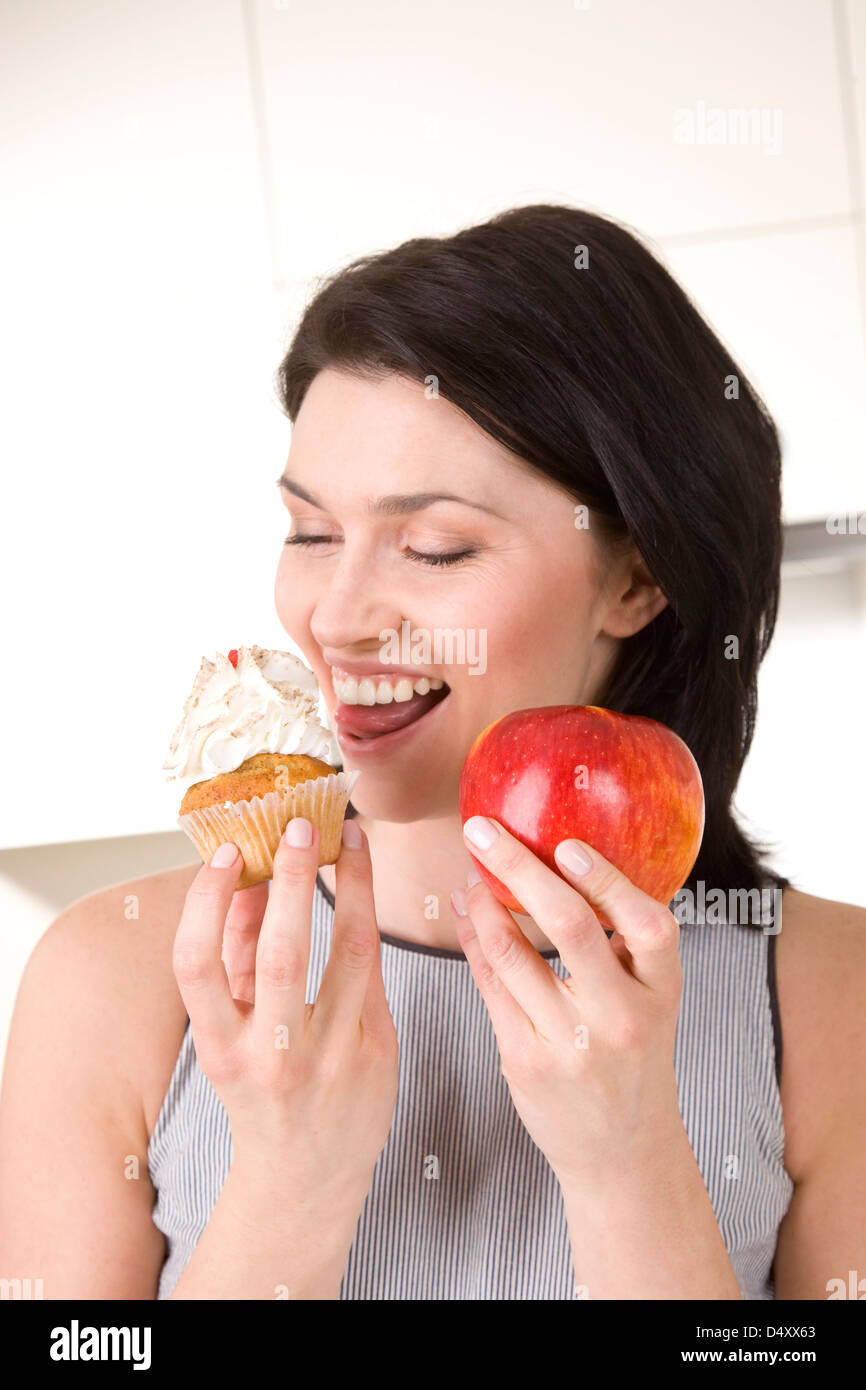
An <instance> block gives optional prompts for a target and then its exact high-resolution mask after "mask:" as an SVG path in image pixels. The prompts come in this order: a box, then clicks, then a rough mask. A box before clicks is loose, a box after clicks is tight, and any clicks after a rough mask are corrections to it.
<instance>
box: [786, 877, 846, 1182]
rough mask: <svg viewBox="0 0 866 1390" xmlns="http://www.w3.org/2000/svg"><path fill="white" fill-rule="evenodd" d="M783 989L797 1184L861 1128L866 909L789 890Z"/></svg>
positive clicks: (790, 1146) (790, 1141)
mask: <svg viewBox="0 0 866 1390" xmlns="http://www.w3.org/2000/svg"><path fill="white" fill-rule="evenodd" d="M776 985H777V992H778V999H779V1016H780V1022H781V1028H782V1076H781V1082H780V1092H781V1099H782V1112H783V1120H784V1126H785V1167H786V1169H787V1171H788V1172H789V1174H790V1175H791V1177H792V1178H793V1179H794V1182H795V1183H797V1182H799V1181H801V1180H802V1179H803V1178H804V1177H805V1176H806V1175H808V1174H809V1173H810V1171H811V1170H812V1168H813V1166H814V1165H815V1164H816V1163H820V1162H821V1159H822V1156H823V1154H824V1153H825V1152H827V1151H829V1150H830V1149H833V1148H835V1149H837V1150H843V1149H845V1148H847V1146H848V1143H849V1141H850V1140H852V1139H853V1136H851V1135H849V1134H848V1132H847V1129H848V1127H850V1125H851V1124H852V1123H857V1122H858V1121H857V1119H856V1110H855V1112H854V1114H853V1115H852V1112H851V1108H850V1106H849V1101H850V1099H851V1097H852V1096H853V1095H854V1093H855V1092H857V1090H858V1088H861V1087H862V1077H863V1074H864V1065H863V1063H864V1057H866V1018H864V1011H863V998H864V991H866V908H863V907H856V906H855V905H853V904H852V903H841V902H834V901H832V900H830V899H828V898H817V897H813V896H812V895H811V894H809V893H803V892H800V890H799V889H795V888H786V889H785V891H784V893H783V897H782V925H781V930H780V932H779V934H778V936H777V937H776ZM864 1120H866V1114H864V1115H861V1116H860V1120H859V1123H861V1124H862V1123H863V1121H864Z"/></svg>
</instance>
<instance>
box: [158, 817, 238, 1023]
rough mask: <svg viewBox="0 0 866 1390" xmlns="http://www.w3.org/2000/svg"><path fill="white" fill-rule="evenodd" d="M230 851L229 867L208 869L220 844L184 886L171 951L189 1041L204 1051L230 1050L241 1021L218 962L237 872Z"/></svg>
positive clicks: (217, 855)
mask: <svg viewBox="0 0 866 1390" xmlns="http://www.w3.org/2000/svg"><path fill="white" fill-rule="evenodd" d="M231 848H232V849H234V850H235V858H234V861H233V862H232V863H230V864H229V865H227V866H220V865H219V864H218V863H217V864H214V860H218V857H219V855H220V851H225V850H226V845H220V847H219V849H217V850H216V851H215V853H214V854H213V856H212V857H211V862H210V863H209V864H204V865H202V867H201V869H199V871H198V873H197V874H196V876H195V878H194V879H193V881H192V883H191V884H190V887H189V889H188V891H187V894H186V898H185V899H184V905H183V911H182V912H181V915H180V922H179V924H178V928H177V932H176V934H175V938H174V945H173V947H172V969H173V971H174V976H175V979H176V980H177V986H178V989H179V990H180V996H181V998H182V999H183V1002H184V1007H185V1008H186V1011H187V1013H188V1014H189V1020H190V1024H191V1026H192V1032H193V1037H194V1038H195V1039H196V1042H197V1043H200V1044H204V1045H205V1046H206V1045H207V1044H208V1043H211V1044H216V1045H219V1046H222V1047H225V1046H228V1045H230V1044H231V1043H232V1042H234V1040H235V1038H236V1036H237V1032H238V1028H239V1026H240V1021H241V1016H240V1013H239V1011H238V1008H237V1005H236V1004H235V1002H234V1000H233V999H232V995H231V989H230V988H229V982H228V976H227V975H226V971H225V966H224V965H223V963H222V960H221V957H220V947H221V943H222V935H223V929H224V926H225V920H226V916H227V913H228V910H229V905H230V903H231V899H232V894H233V893H234V891H235V884H236V883H237V881H238V879H239V878H240V875H241V869H242V867H243V859H242V857H241V854H240V852H239V851H238V849H237V846H236V845H232V846H231Z"/></svg>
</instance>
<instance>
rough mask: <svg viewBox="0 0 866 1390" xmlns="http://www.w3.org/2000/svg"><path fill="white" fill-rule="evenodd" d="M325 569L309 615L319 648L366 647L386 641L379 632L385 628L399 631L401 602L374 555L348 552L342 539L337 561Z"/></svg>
mask: <svg viewBox="0 0 866 1390" xmlns="http://www.w3.org/2000/svg"><path fill="white" fill-rule="evenodd" d="M328 569H329V574H328V577H327V580H326V581H324V587H323V588H322V591H321V593H320V594H319V596H318V598H317V599H316V603H315V605H314V607H313V610H312V613H311V615H310V632H311V633H312V635H313V637H314V639H315V640H316V642H317V643H318V645H319V646H320V647H322V648H324V649H325V650H330V651H335V652H349V651H352V650H353V649H354V648H356V647H365V648H366V649H368V650H369V649H370V648H371V646H372V644H374V643H375V645H376V646H379V645H380V643H381V642H382V641H384V640H385V639H384V638H380V636H379V634H380V633H381V632H383V631H384V630H385V629H386V628H390V629H394V630H395V631H396V632H399V631H400V623H401V621H402V618H403V607H404V605H403V603H402V602H401V600H400V598H399V596H398V594H397V593H396V592H395V591H394V588H393V586H391V587H390V588H389V587H388V585H386V583H385V581H384V578H383V575H382V573H381V567H379V566H377V564H376V562H375V556H374V555H372V554H368V555H367V556H362V555H360V554H359V553H357V552H355V551H352V552H350V550H349V546H348V544H347V543H346V542H345V541H344V543H343V549H342V552H341V554H340V557H339V559H338V561H337V562H336V564H334V565H332V566H329V567H328Z"/></svg>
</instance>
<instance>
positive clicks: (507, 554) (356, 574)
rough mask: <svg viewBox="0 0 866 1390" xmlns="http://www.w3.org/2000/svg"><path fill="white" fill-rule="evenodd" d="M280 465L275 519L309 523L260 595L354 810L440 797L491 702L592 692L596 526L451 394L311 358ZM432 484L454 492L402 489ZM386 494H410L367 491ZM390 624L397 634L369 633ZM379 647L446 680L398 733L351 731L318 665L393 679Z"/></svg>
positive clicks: (596, 646) (596, 659)
mask: <svg viewBox="0 0 866 1390" xmlns="http://www.w3.org/2000/svg"><path fill="white" fill-rule="evenodd" d="M285 476H286V478H287V479H288V480H289V482H290V485H291V487H292V488H297V490H298V492H297V493H295V492H293V491H290V490H289V488H288V487H283V488H281V489H280V491H281V495H282V498H283V501H284V503H285V505H286V507H287V509H288V511H289V512H290V529H291V534H296V535H299V536H304V537H318V538H320V539H319V540H318V541H317V542H315V543H313V544H309V545H307V544H289V545H284V546H283V549H282V553H281V557H280V563H279V568H278V571H277V577H276V586H275V599H276V606H277V613H278V615H279V618H280V621H281V623H282V625H283V627H284V628H285V630H286V632H287V633H288V634H289V636H290V637H291V638H292V640H293V641H294V642H295V643H296V644H297V646H298V647H299V648H300V649H301V651H302V652H303V654H304V656H305V658H306V660H307V662H308V663H309V665H310V666H311V667H312V669H313V671H314V672H315V675H316V677H317V679H318V681H319V684H320V686H321V689H322V692H323V696H324V699H325V703H326V705H327V708H328V712H329V716H330V719H331V722H332V725H333V727H334V728H335V730H336V732H337V738H338V741H339V743H340V747H341V749H342V752H343V762H344V766H345V768H346V769H347V770H351V769H354V768H358V769H360V770H361V772H362V776H361V777H360V778H359V779H358V783H357V786H356V788H355V791H354V792H353V793H352V801H353V804H354V805H355V806H356V807H357V809H358V811H359V813H360V814H361V815H362V816H365V817H369V818H371V819H373V820H379V819H381V820H389V821H415V820H421V819H425V818H428V817H435V816H449V815H453V814H454V813H455V811H456V809H457V788H458V782H459V778H460V770H461V767H462V765H463V760H464V759H465V757H466V754H467V752H468V750H469V747H470V745H471V743H472V741H473V739H474V738H475V737H476V735H477V734H479V733H480V732H481V730H482V729H484V728H485V727H486V726H487V725H488V724H490V723H491V722H492V721H493V720H494V719H497V718H499V716H500V715H503V714H506V713H508V712H509V711H511V710H517V709H526V708H531V707H532V706H537V705H556V704H585V703H591V701H592V697H593V692H594V690H595V689H598V688H600V686H599V682H600V680H601V679H602V678H603V677H604V675H605V674H606V671H607V669H608V668H609V665H610V663H611V661H612V659H613V657H614V656H615V652H616V647H617V646H618V643H617V642H616V640H615V638H613V637H611V636H610V635H609V634H608V633H606V632H603V631H602V630H601V628H602V623H603V622H604V616H605V612H606V609H607V606H608V604H609V593H610V586H609V585H608V584H607V583H606V582H605V581H603V580H602V578H601V576H602V575H605V574H606V573H607V568H606V566H605V562H604V557H603V555H602V554H601V552H600V550H599V547H598V542H597V541H596V538H595V536H594V535H593V533H592V531H591V530H587V529H584V528H583V527H580V526H578V525H576V524H575V504H574V501H573V499H571V498H570V497H569V496H568V495H567V494H566V493H564V492H563V491H562V490H561V489H560V488H558V487H557V486H556V485H555V484H553V483H551V482H549V481H548V480H547V479H545V478H544V477H543V476H542V475H540V474H538V473H537V472H534V471H533V470H532V469H531V468H530V467H529V466H527V465H525V464H523V463H521V462H520V461H519V460H517V459H515V458H514V457H513V456H512V455H510V454H509V453H508V452H507V451H506V450H505V449H504V448H502V447H501V446H500V445H498V444H497V443H496V441H495V440H493V439H491V438H490V436H489V435H487V434H486V433H485V432H484V431H483V430H481V429H480V428H478V427H477V426H476V425H475V424H474V423H473V422H472V421H470V420H469V419H468V418H467V417H466V416H464V415H463V414H462V413H461V412H460V411H459V410H458V409H457V408H456V407H455V406H453V405H451V404H450V403H449V402H448V401H446V400H444V399H443V398H441V397H437V396H428V395H427V394H426V393H425V388H424V387H423V386H422V385H420V384H419V383H417V382H414V381H410V380H408V379H406V378H403V377H398V376H395V375H390V376H387V377H385V378H384V379H381V380H378V381H376V380H372V379H361V378H358V377H355V376H352V375H349V374H347V373H344V372H340V371H337V370H332V369H328V370H326V371H322V372H319V373H318V375H317V376H316V377H315V378H314V380H313V382H312V384H311V386H310V388H309V390H308V392H307V395H306V397H305V399H304V403H303V406H302V407H301V409H300V411H299V413H298V417H297V420H296V422H295V426H294V429H293V432H292V441H291V448H290V451H289V457H288V462H287V466H286V470H285ZM298 493H302V494H303V495H304V497H305V498H308V499H313V500H302V499H301V497H300V496H299V495H298ZM441 493H449V494H452V495H453V497H455V498H459V499H461V500H459V501H458V500H435V501H428V502H427V504H426V505H422V503H423V502H424V500H425V499H423V498H412V497H411V494H434V495H435V494H441ZM395 495H397V496H399V497H400V498H407V496H408V497H409V500H407V501H404V502H402V503H399V504H397V503H394V502H392V503H391V505H390V507H388V508H384V507H383V506H382V505H381V502H380V499H382V498H385V497H392V498H393V497H394V496H395ZM377 502H379V506H377ZM287 529H288V528H287ZM461 552H469V553H467V554H466V555H465V557H464V558H462V559H458V560H456V561H454V562H453V563H448V564H435V563H434V562H433V561H432V560H431V559H429V558H428V559H419V558H417V556H418V555H423V556H427V557H431V556H432V557H435V556H437V555H453V554H459V553H461ZM401 624H402V627H401ZM389 630H390V631H391V632H393V633H394V634H395V635H396V639H397V640H399V638H400V636H401V633H402V634H403V637H404V641H405V643H406V645H405V646H404V647H403V649H402V651H395V650H394V649H393V648H387V647H386V643H387V641H388V637H389ZM437 633H438V634H439V637H438V645H437ZM446 634H450V636H447V635H446ZM425 643H426V644H427V649H426V650H425ZM413 644H414V645H413ZM395 663H396V665H397V667H398V668H403V669H404V670H405V668H407V667H409V668H411V672H410V677H411V675H414V676H415V678H417V677H420V676H427V677H431V678H434V679H439V680H441V681H444V682H445V685H446V686H447V687H448V693H447V694H446V695H445V698H444V699H442V698H440V699H439V702H438V703H437V704H435V705H434V706H433V707H432V708H430V709H429V712H427V713H426V714H424V715H423V716H422V717H419V718H417V719H416V720H414V721H413V722H412V723H411V724H409V725H407V726H406V727H405V729H404V731H403V732H401V733H399V734H396V733H391V734H388V735H385V736H382V737H380V738H372V739H371V738H367V739H365V740H364V741H363V742H362V741H360V740H356V739H353V738H352V736H351V735H350V734H349V733H348V732H347V731H341V716H342V714H344V713H357V711H358V709H359V706H357V705H350V706H349V707H348V710H346V709H345V708H344V710H342V711H341V710H340V709H339V708H338V698H337V694H336V693H335V689H334V670H333V668H336V669H337V671H344V672H345V671H348V672H350V673H351V672H353V670H354V671H355V672H356V674H357V676H358V678H359V679H360V678H361V677H362V676H363V675H364V674H368V675H370V674H371V673H372V672H374V671H377V670H378V671H380V672H381V673H382V674H383V675H385V676H387V675H389V673H390V674H391V684H392V688H393V687H394V686H395V685H396V680H397V676H396V673H395V671H394V666H395ZM359 667H360V668H362V669H361V670H358V668H359ZM337 679H338V682H339V679H340V678H339V676H338V677H337ZM374 687H375V688H378V686H377V684H376V682H375V681H374ZM443 689H444V687H443ZM368 690H369V687H368ZM403 691H404V693H405V691H406V687H405V686H404V687H403ZM434 698H435V697H434ZM416 703H419V702H417V701H416ZM403 704H405V702H399V703H397V704H396V705H393V706H391V708H392V710H393V709H400V707H401V705H403ZM426 704H429V701H427V702H426ZM421 707H425V706H421ZM360 708H361V709H362V710H363V709H364V708H365V707H363V706H362V707H360ZM375 708H376V710H380V709H383V708H387V705H386V704H385V703H384V702H383V703H381V704H379V703H377V705H376V706H375ZM361 717H362V719H363V718H366V717H367V716H365V715H364V714H362V716H361ZM386 717H387V716H386ZM401 717H402V715H401Z"/></svg>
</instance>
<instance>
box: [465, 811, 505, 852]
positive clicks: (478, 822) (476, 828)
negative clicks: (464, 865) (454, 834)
mask: <svg viewBox="0 0 866 1390" xmlns="http://www.w3.org/2000/svg"><path fill="white" fill-rule="evenodd" d="M463 834H464V835H465V836H466V838H467V840H470V841H471V843H472V844H473V845H475V846H476V848H477V849H489V848H490V846H491V845H492V844H493V843H494V842H495V840H496V838H497V836H498V834H499V831H498V830H497V829H496V826H495V825H493V824H492V823H491V822H490V821H489V820H488V819H487V817H486V816H470V817H469V819H468V821H467V822H466V824H465V825H464V827H463Z"/></svg>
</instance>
